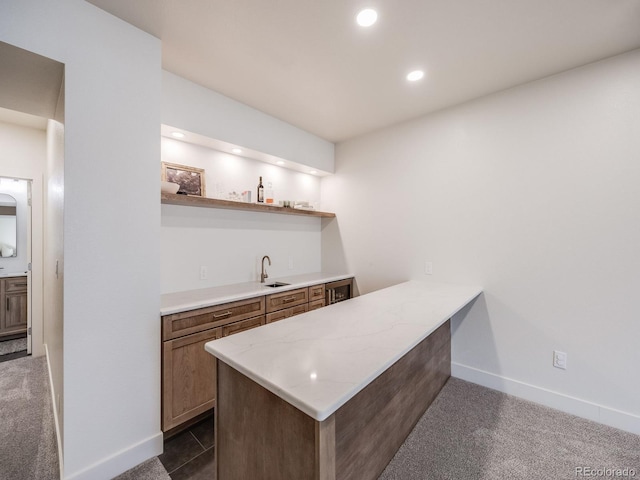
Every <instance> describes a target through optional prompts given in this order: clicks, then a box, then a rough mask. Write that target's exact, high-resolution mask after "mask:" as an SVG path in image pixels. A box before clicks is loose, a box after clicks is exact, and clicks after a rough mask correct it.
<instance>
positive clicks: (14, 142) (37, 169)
mask: <svg viewBox="0 0 640 480" xmlns="http://www.w3.org/2000/svg"><path fill="white" fill-rule="evenodd" d="M45 161H46V134H45V132H44V131H43V130H39V129H36V128H28V127H24V126H21V125H14V124H10V123H0V176H7V177H14V178H25V179H30V180H32V183H31V195H32V198H31V225H32V228H31V263H32V271H31V322H32V336H31V339H32V345H31V346H32V355H33V356H41V355H44V347H43V341H44V339H43V335H44V334H43V313H42V312H43V309H42V304H43V300H42V299H43V262H42V252H43V234H42V232H43V218H44V212H43V179H44V170H45ZM23 254H24V252H23ZM23 268H24V267H23ZM23 271H24V270H23Z"/></svg>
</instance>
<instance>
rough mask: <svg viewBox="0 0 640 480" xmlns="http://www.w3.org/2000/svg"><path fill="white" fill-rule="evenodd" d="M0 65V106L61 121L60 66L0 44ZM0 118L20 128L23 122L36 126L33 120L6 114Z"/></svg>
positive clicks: (61, 66)
mask: <svg viewBox="0 0 640 480" xmlns="http://www.w3.org/2000/svg"><path fill="white" fill-rule="evenodd" d="M0 66H1V67H0V107H3V108H5V109H9V110H14V111H16V112H24V113H25V114H30V115H35V116H38V117H43V118H45V119H46V118H55V119H57V120H62V117H63V111H62V110H63V109H62V104H63V103H64V102H61V101H60V100H61V95H62V94H63V92H62V85H63V82H64V65H63V64H62V63H59V62H56V61H55V60H52V59H50V58H47V57H43V56H41V55H37V54H35V53H33V52H29V51H27V50H23V49H22V48H18V47H15V46H13V45H9V44H8V43H4V42H0ZM0 119H3V121H5V122H8V123H18V124H20V125H25V123H24V122H26V126H33V124H34V122H35V123H38V121H36V120H34V119H33V118H31V119H29V117H27V116H20V115H15V114H11V113H7V112H0ZM43 121H44V120H40V124H41V123H42V122H43ZM45 123H46V121H45ZM34 128H38V127H34Z"/></svg>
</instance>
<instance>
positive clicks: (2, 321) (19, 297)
mask: <svg viewBox="0 0 640 480" xmlns="http://www.w3.org/2000/svg"><path fill="white" fill-rule="evenodd" d="M23 333H27V277H26V276H24V277H8V278H3V279H0V338H2V337H8V336H11V335H20V334H23Z"/></svg>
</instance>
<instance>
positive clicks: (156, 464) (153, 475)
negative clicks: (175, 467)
mask: <svg viewBox="0 0 640 480" xmlns="http://www.w3.org/2000/svg"><path fill="white" fill-rule="evenodd" d="M114 480H171V477H170V476H169V474H168V473H167V471H166V470H165V469H164V467H163V466H162V463H160V460H158V457H153V458H152V459H150V460H147V461H146V462H144V463H141V464H140V465H138V466H137V467H134V468H132V469H131V470H127V471H126V472H124V473H123V474H122V475H118V476H117V477H116V478H115V479H114Z"/></svg>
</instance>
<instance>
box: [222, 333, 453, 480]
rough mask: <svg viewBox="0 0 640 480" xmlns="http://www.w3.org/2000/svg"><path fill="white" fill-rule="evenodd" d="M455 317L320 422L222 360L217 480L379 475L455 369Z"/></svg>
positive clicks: (335, 478)
mask: <svg viewBox="0 0 640 480" xmlns="http://www.w3.org/2000/svg"><path fill="white" fill-rule="evenodd" d="M450 339H451V336H450V324H449V321H447V322H445V323H444V324H442V325H441V326H440V327H439V328H438V329H437V330H435V331H434V332H433V333H432V334H431V335H429V336H428V337H426V338H425V339H424V340H422V341H421V342H420V343H419V344H418V345H416V346H415V347H414V348H413V349H412V350H410V351H409V352H408V353H407V354H405V355H404V356H403V357H402V358H400V359H399V360H398V361H397V362H395V363H394V364H393V365H391V366H390V367H389V368H388V369H387V370H386V371H384V372H383V373H382V374H380V375H379V376H378V377H377V378H376V379H375V380H374V381H373V382H371V383H370V384H369V385H367V386H366V387H365V388H364V389H363V390H361V391H360V392H359V393H358V394H356V395H355V396H354V397H353V398H352V399H351V400H349V401H348V402H347V403H346V404H344V405H343V406H342V407H340V408H339V409H338V410H337V411H336V412H335V413H334V414H333V415H331V416H330V417H328V418H327V419H325V420H323V421H321V422H319V421H317V420H315V419H313V418H312V417H310V416H308V415H307V414H305V413H303V412H301V411H300V410H298V409H297V408H296V407H294V406H292V405H291V404H289V403H288V402H286V401H285V400H283V399H281V398H280V397H278V396H277V395H274V394H273V393H271V392H270V391H268V390H267V389H265V388H264V387H262V386H260V385H258V384H257V383H255V382H254V381H253V380H251V379H249V378H247V377H246V376H245V375H243V374H242V373H240V372H238V371H237V370H235V369H234V368H232V367H230V366H229V365H227V364H226V363H224V362H222V361H220V360H218V362H217V365H218V366H217V369H218V372H217V389H218V397H217V398H218V400H217V406H216V409H215V415H216V420H215V427H216V449H217V450H216V459H217V472H218V477H217V478H218V480H236V479H238V480H240V479H246V478H264V479H269V478H270V479H297V480H305V479H308V480H343V479H345V480H346V479H354V480H355V479H358V480H366V479H376V478H378V476H379V475H380V473H381V472H382V471H383V470H384V468H385V467H386V465H387V464H388V463H389V461H390V460H391V458H392V457H393V455H394V454H395V452H396V451H397V450H398V448H399V447H400V446H401V445H402V443H403V442H404V441H405V439H406V437H407V436H408V435H409V433H410V432H411V430H412V429H413V427H414V426H415V424H416V423H417V421H418V420H419V419H420V417H421V416H422V414H423V413H424V412H425V411H426V409H427V408H428V406H429V405H430V404H431V402H433V400H434V399H435V397H436V396H437V394H438V392H440V390H441V389H442V387H443V386H444V384H445V383H446V381H447V379H448V378H449V376H450V371H451V342H450Z"/></svg>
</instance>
